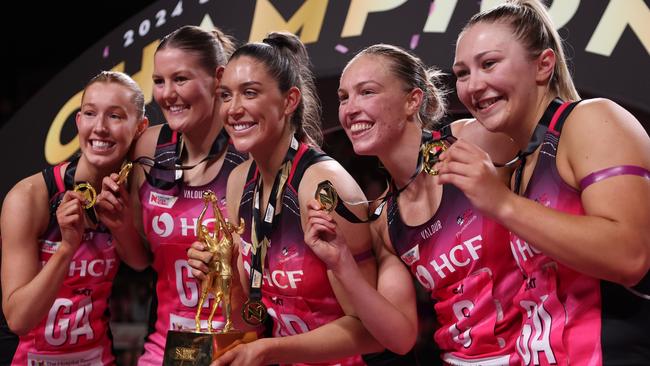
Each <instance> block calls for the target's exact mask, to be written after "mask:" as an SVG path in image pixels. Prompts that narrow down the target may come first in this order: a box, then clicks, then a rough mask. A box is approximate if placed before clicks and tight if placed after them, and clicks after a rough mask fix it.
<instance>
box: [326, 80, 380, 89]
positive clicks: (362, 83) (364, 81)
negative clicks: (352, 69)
mask: <svg viewBox="0 0 650 366" xmlns="http://www.w3.org/2000/svg"><path fill="white" fill-rule="evenodd" d="M371 83H372V84H377V85H379V86H383V85H382V84H381V83H379V82H376V81H374V80H363V81H360V82H358V83H356V84H354V85H352V89H356V88H359V87H362V86H364V85H366V84H371ZM341 91H343V89H341V88H338V90H337V92H341Z"/></svg>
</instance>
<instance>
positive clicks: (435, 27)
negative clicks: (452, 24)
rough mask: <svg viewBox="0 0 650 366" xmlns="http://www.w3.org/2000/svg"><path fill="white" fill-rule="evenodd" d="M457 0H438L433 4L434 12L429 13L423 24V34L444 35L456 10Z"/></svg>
mask: <svg viewBox="0 0 650 366" xmlns="http://www.w3.org/2000/svg"><path fill="white" fill-rule="evenodd" d="M457 3H458V0H440V1H436V2H435V10H434V11H432V12H431V13H429V17H428V18H427V22H426V23H425V24H424V29H423V31H424V32H425V33H445V32H446V31H447V27H448V26H449V21H450V20H451V16H452V14H453V13H454V10H456V4H457Z"/></svg>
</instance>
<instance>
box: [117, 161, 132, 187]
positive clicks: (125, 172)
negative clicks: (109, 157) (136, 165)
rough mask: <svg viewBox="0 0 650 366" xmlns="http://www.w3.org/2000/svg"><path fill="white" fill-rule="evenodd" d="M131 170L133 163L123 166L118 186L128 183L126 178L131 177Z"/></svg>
mask: <svg viewBox="0 0 650 366" xmlns="http://www.w3.org/2000/svg"><path fill="white" fill-rule="evenodd" d="M131 168H133V163H131V162H127V163H124V164H123V165H122V169H120V172H119V173H118V176H117V184H122V183H124V182H126V178H128V177H129V173H130V172H131Z"/></svg>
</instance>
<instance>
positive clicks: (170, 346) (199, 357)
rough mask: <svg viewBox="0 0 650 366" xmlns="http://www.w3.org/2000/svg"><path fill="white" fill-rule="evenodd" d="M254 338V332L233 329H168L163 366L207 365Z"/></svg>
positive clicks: (255, 336)
mask: <svg viewBox="0 0 650 366" xmlns="http://www.w3.org/2000/svg"><path fill="white" fill-rule="evenodd" d="M255 339H257V334H256V333H255V332H240V331H236V330H235V331H231V332H228V333H207V332H205V333H203V332H202V333H197V332H191V331H176V330H170V331H169V332H167V343H166V344H165V354H164V357H163V366H181V365H183V366H187V365H196V366H208V365H210V363H212V361H213V360H216V359H217V358H218V357H219V356H221V355H222V354H224V353H226V352H227V351H228V350H229V349H231V348H234V347H235V346H236V345H238V344H240V343H248V342H252V341H254V340H255Z"/></svg>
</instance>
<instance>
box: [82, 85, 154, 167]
mask: <svg viewBox="0 0 650 366" xmlns="http://www.w3.org/2000/svg"><path fill="white" fill-rule="evenodd" d="M140 114H141V112H139V111H138V108H137V107H136V105H135V104H134V93H133V91H132V90H130V89H129V88H127V87H126V86H124V85H121V84H118V83H114V82H113V83H108V82H95V83H93V84H91V85H90V86H88V87H87V88H86V90H85V92H84V97H83V100H82V101H81V110H80V111H79V113H77V117H76V122H77V129H78V131H79V145H80V148H81V152H82V153H83V155H84V157H85V159H86V160H87V161H88V162H89V163H90V164H91V165H93V166H95V167H96V168H98V169H104V170H105V169H110V170H112V169H114V168H115V167H119V165H120V164H121V162H122V160H123V159H124V157H125V156H126V154H127V152H128V151H129V148H130V146H131V142H132V141H133V139H134V138H135V136H136V135H137V134H139V133H141V132H142V131H143V130H144V128H146V119H141V117H140Z"/></svg>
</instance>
